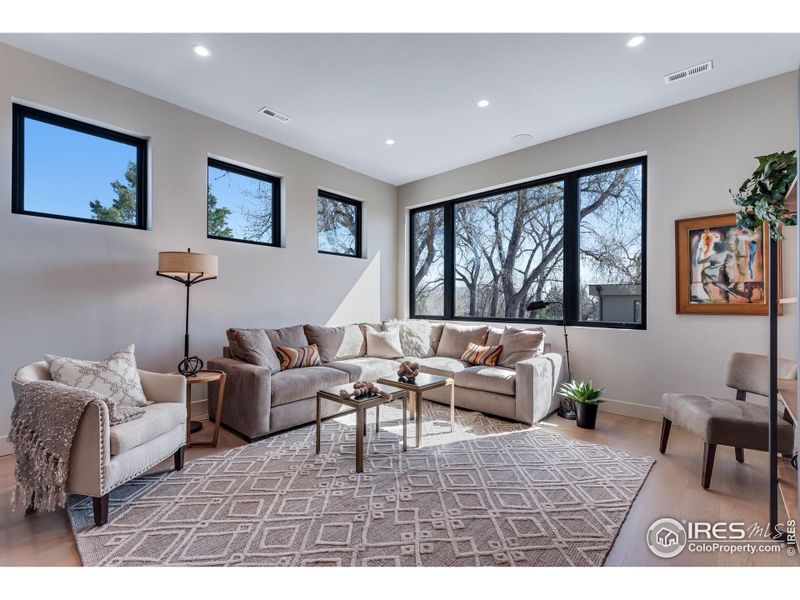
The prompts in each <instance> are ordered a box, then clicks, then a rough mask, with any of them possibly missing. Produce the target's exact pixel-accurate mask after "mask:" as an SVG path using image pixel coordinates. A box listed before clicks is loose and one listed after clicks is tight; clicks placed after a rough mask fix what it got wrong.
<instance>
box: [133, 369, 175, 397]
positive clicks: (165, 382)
mask: <svg viewBox="0 0 800 600" xmlns="http://www.w3.org/2000/svg"><path fill="white" fill-rule="evenodd" d="M139 380H140V381H141V382H142V390H143V391H144V397H145V398H147V399H148V400H149V401H150V402H180V403H181V404H186V378H185V377H184V376H183V375H178V374H175V373H152V372H150V371H142V370H141V369H140V370H139Z"/></svg>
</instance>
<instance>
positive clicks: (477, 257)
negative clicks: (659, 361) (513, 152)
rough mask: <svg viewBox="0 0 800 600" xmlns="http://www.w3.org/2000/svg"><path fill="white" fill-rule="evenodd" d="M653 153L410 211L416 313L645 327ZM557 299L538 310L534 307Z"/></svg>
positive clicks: (412, 272) (411, 273) (412, 294)
mask: <svg viewBox="0 0 800 600" xmlns="http://www.w3.org/2000/svg"><path fill="white" fill-rule="evenodd" d="M646 165H647V162H646V158H636V159H632V160H627V161H622V162H618V163H614V164H611V165H603V166H602V167H598V168H593V169H583V170H581V171H575V172H572V173H567V174H564V175H560V176H558V177H553V178H548V179H543V180H539V181H533V182H529V183H525V184H521V185H515V186H511V187H508V188H504V189H500V190H494V191H491V192H485V193H481V194H475V195H473V196H468V197H465V198H458V199H455V200H450V201H447V202H443V203H440V204H436V205H433V206H426V207H423V208H418V209H415V210H413V211H412V212H411V218H410V227H411V231H410V233H411V236H410V239H411V269H410V277H411V281H410V290H411V297H410V301H411V315H412V316H414V317H421V318H425V317H428V318H440V319H441V318H444V319H453V320H459V319H460V320H479V321H511V322H513V321H518V322H542V323H547V322H561V321H562V320H563V321H565V322H566V323H567V324H570V325H576V324H581V325H595V326H603V327H627V328H634V329H636V328H640V329H643V328H644V327H645V323H646V321H645V307H646V303H645V209H646V193H645V188H646ZM533 300H543V301H545V302H549V303H550V304H549V305H548V306H546V307H545V308H543V309H541V310H538V311H536V313H534V314H531V313H529V312H528V311H527V306H528V304H529V303H530V302H531V301H533Z"/></svg>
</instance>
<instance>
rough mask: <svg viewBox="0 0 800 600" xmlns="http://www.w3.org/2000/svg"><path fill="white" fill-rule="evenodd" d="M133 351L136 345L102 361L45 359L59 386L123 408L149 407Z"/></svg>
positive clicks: (53, 357) (54, 357) (51, 375)
mask: <svg viewBox="0 0 800 600" xmlns="http://www.w3.org/2000/svg"><path fill="white" fill-rule="evenodd" d="M133 351H134V345H133V344H131V345H130V346H128V347H127V348H125V349H124V350H120V351H119V352H114V354H112V355H111V356H109V357H108V358H107V359H105V360H101V361H90V360H78V359H75V358H65V357H63V356H52V355H50V354H45V355H44V358H45V360H46V361H47V368H48V369H49V370H50V377H51V378H52V379H53V381H55V382H57V383H63V384H64V385H68V386H71V387H76V388H81V389H83V390H92V391H93V392H97V393H98V394H101V395H103V396H105V397H106V398H108V399H109V400H111V401H114V402H117V403H118V404H119V405H120V406H134V407H142V406H147V398H145V397H144V391H143V390H142V383H141V381H139V371H138V370H137V369H136V358H135V357H134V355H133Z"/></svg>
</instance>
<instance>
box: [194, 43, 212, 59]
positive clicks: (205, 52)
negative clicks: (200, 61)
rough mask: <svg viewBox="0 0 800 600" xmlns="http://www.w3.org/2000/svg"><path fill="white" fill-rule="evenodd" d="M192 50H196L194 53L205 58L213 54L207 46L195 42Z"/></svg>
mask: <svg viewBox="0 0 800 600" xmlns="http://www.w3.org/2000/svg"><path fill="white" fill-rule="evenodd" d="M192 50H194V53H195V54H197V56H202V57H203V58H208V57H209V56H211V50H209V49H208V48H206V47H205V46H201V45H200V44H195V45H194V46H192Z"/></svg>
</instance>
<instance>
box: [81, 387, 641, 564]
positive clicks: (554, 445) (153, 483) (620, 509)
mask: <svg viewBox="0 0 800 600" xmlns="http://www.w3.org/2000/svg"><path fill="white" fill-rule="evenodd" d="M424 410H425V415H424V416H425V425H424V428H423V433H424V437H423V447H422V448H420V449H416V448H414V447H413V446H414V442H413V440H414V426H413V425H412V424H409V431H408V439H409V448H408V452H405V453H403V452H402V451H401V443H400V439H401V438H400V436H401V435H402V424H401V420H400V418H401V411H400V410H399V408H398V407H396V406H395V405H389V406H384V407H382V409H381V426H382V429H381V431H380V433H376V432H375V428H374V420H373V421H372V423H373V426H372V427H371V428H368V429H370V430H369V432H368V443H367V444H366V448H367V454H366V456H365V459H364V470H365V472H364V473H362V474H356V473H355V460H354V455H355V431H354V424H355V417H354V416H353V415H347V416H344V417H341V418H337V419H334V420H331V421H327V422H325V423H324V424H323V431H322V453H321V454H319V455H317V454H315V453H314V426H313V425H309V426H305V427H302V428H299V429H295V430H292V431H287V432H284V433H281V434H277V435H275V436H272V437H270V438H267V439H265V440H263V441H260V442H256V443H254V444H249V445H246V446H242V447H239V448H233V449H230V450H227V451H224V452H220V453H219V454H215V455H213V456H208V457H205V458H201V459H197V460H193V461H191V462H190V463H187V465H186V466H185V467H184V469H183V470H182V471H180V472H174V471H167V472H164V473H159V474H156V475H149V476H144V477H140V478H138V479H136V480H134V481H131V482H129V483H128V484H126V485H123V486H121V487H119V488H117V489H116V490H114V491H112V492H111V501H110V518H109V523H108V525H105V526H103V527H95V526H94V524H93V521H92V505H91V499H89V498H83V497H79V496H73V497H72V498H71V499H70V503H69V509H68V510H69V516H70V522H71V524H72V528H73V532H74V534H75V538H76V540H77V544H78V549H79V552H80V554H81V558H82V560H83V563H84V565H87V566H168V565H174V566H192V565H194V566H211V565H225V566H237V565H242V566H245V565H247V566H306V565H308V566H572V565H581V566H591V565H602V564H603V562H604V561H605V558H606V556H607V554H608V552H609V550H610V549H611V545H612V544H613V542H614V539H615V538H616V536H617V533H618V532H619V529H620V527H621V526H622V523H623V521H624V520H625V517H626V516H627V514H628V511H629V510H630V507H631V504H632V503H633V501H634V499H635V497H636V495H637V494H638V492H639V490H640V488H641V486H642V485H643V483H644V481H645V479H646V477H647V475H648V473H649V471H650V468H651V467H652V466H653V463H654V460H653V459H652V458H650V457H641V456H633V455H630V454H628V453H626V452H621V451H619V450H613V449H611V448H608V447H606V446H601V445H597V444H590V443H587V442H582V441H578V440H573V439H569V438H566V437H562V436H560V435H558V434H556V433H553V432H552V431H550V430H548V429H547V428H544V427H533V428H530V427H527V426H525V425H522V424H520V423H511V422H508V421H503V420H500V419H494V418H492V417H488V416H486V415H483V414H482V413H477V412H470V411H463V410H458V411H457V414H456V418H457V426H456V430H455V431H454V432H452V433H451V432H450V427H449V421H448V413H449V408H448V407H445V406H442V405H439V404H435V403H432V402H426V403H424ZM372 412H373V411H370V413H372ZM370 417H371V418H372V419H374V415H373V414H370Z"/></svg>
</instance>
